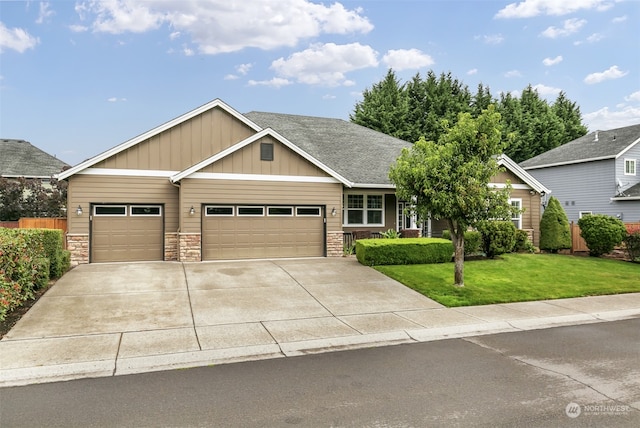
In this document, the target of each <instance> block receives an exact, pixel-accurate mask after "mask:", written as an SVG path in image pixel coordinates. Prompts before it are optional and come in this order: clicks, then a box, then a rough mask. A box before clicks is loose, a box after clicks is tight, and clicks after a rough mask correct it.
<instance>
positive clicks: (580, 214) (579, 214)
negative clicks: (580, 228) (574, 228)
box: [578, 211, 593, 218]
mask: <svg viewBox="0 0 640 428" xmlns="http://www.w3.org/2000/svg"><path fill="white" fill-rule="evenodd" d="M591 214H593V212H592V211H580V212H579V213H578V218H582V217H584V216H586V215H591Z"/></svg>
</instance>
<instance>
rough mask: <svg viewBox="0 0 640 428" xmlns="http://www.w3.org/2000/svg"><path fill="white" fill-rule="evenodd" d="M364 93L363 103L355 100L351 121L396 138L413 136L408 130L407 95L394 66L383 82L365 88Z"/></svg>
mask: <svg viewBox="0 0 640 428" xmlns="http://www.w3.org/2000/svg"><path fill="white" fill-rule="evenodd" d="M362 96H363V100H362V102H359V103H356V106H355V110H354V112H353V114H351V115H350V116H349V117H350V119H351V121H352V122H354V123H357V124H358V125H362V126H366V127H367V128H371V129H375V130H376V131H380V132H383V133H385V134H387V135H391V136H394V137H396V138H400V139H406V138H407V137H410V135H409V133H408V132H407V129H406V123H407V113H408V104H407V95H406V92H405V90H404V85H402V84H400V81H399V80H398V78H397V77H396V74H395V73H394V71H393V70H392V69H389V71H388V72H387V75H386V76H385V78H384V79H383V80H382V81H381V82H379V83H376V84H375V85H373V86H372V87H371V89H365V90H364V92H363V93H362ZM410 141H411V140H410Z"/></svg>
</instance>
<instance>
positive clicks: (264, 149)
mask: <svg viewBox="0 0 640 428" xmlns="http://www.w3.org/2000/svg"><path fill="white" fill-rule="evenodd" d="M260 160H263V161H272V160H273V143H260Z"/></svg>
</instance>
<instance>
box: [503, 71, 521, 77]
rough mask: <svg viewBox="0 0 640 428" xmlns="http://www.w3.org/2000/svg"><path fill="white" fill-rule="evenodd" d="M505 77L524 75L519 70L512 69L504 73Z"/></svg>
mask: <svg viewBox="0 0 640 428" xmlns="http://www.w3.org/2000/svg"><path fill="white" fill-rule="evenodd" d="M504 77H507V78H511V77H522V73H520V72H519V71H518V70H510V71H507V72H506V73H504Z"/></svg>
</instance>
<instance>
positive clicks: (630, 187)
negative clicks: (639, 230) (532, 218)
mask: <svg viewBox="0 0 640 428" xmlns="http://www.w3.org/2000/svg"><path fill="white" fill-rule="evenodd" d="M520 166H521V167H522V168H523V169H524V170H526V171H527V172H528V173H529V174H531V175H532V176H534V177H535V178H536V179H537V180H538V181H540V182H542V183H543V184H544V185H545V186H547V187H548V188H550V189H553V195H554V196H555V197H556V198H557V199H558V200H559V201H560V203H561V204H562V206H563V208H564V210H565V211H566V213H567V217H568V218H569V221H578V220H579V219H580V217H582V216H583V215H585V214H606V215H610V216H615V217H618V218H619V219H621V220H622V221H624V222H637V221H640V171H639V168H640V124H637V125H631V126H626V127H623V128H617V129H611V130H608V131H595V132H592V133H590V134H587V135H584V136H582V137H580V138H578V139H576V140H573V141H571V142H569V143H567V144H565V145H562V146H560V147H556V148H555V149H553V150H549V151H548V152H545V153H542V154H540V155H538V156H536V157H533V158H531V159H528V160H526V161H524V162H522V163H520Z"/></svg>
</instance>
